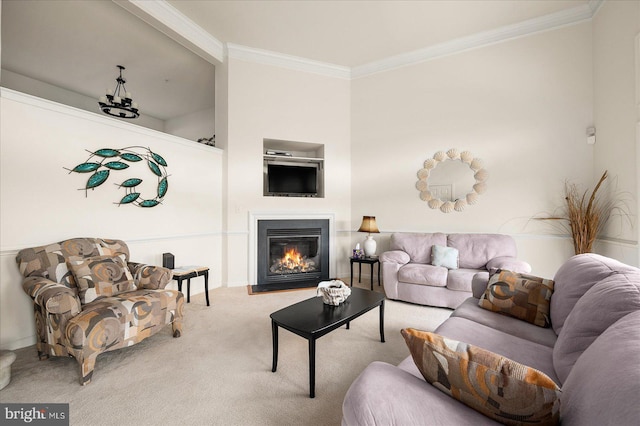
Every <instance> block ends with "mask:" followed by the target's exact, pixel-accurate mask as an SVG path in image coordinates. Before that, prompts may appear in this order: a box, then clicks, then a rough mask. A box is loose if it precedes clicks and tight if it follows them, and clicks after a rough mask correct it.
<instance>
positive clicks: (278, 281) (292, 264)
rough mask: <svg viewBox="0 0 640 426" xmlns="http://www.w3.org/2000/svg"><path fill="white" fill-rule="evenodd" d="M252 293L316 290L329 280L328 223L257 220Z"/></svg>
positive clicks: (299, 220)
mask: <svg viewBox="0 0 640 426" xmlns="http://www.w3.org/2000/svg"><path fill="white" fill-rule="evenodd" d="M257 239H258V246H257V247H258V253H257V256H258V257H257V263H258V271H257V277H256V281H257V285H255V286H252V290H253V291H272V290H283V289H291V288H302V287H314V286H316V285H318V283H319V282H320V281H323V280H327V279H328V278H329V220H327V219H279V220H258V232H257Z"/></svg>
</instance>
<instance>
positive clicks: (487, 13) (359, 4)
mask: <svg viewBox="0 0 640 426" xmlns="http://www.w3.org/2000/svg"><path fill="white" fill-rule="evenodd" d="M166 3H167V4H168V5H170V6H173V8H175V9H176V10H177V11H179V12H180V13H182V14H183V15H185V16H186V17H187V18H189V19H190V20H192V21H193V22H195V23H196V24H197V25H199V26H200V27H202V28H203V29H204V30H205V31H207V32H208V33H210V34H211V35H212V36H214V37H215V38H217V39H218V40H220V41H221V42H223V43H227V42H228V43H234V44H239V45H244V46H248V47H252V48H259V49H265V50H269V51H273V52H278V53H284V54H288V55H294V56H300V57H303V58H307V59H312V60H316V61H322V62H327V63H331V64H335V65H341V66H345V67H356V66H360V65H363V64H367V63H370V62H373V61H379V60H382V59H385V58H388V57H391V56H395V55H399V54H403V53H407V52H412V51H415V50H418V49H422V48H425V47H429V46H433V45H436V44H439V43H443V42H446V41H450V40H453V39H457V38H460V37H465V36H470V35H473V34H477V33H480V32H483V31H488V30H492V29H495V28H499V27H503V26H506V25H512V24H516V23H519V22H522V21H526V20H528V19H533V18H539V17H541V16H544V15H548V14H551V13H556V12H560V11H563V10H567V9H571V8H575V7H578V6H584V5H585V4H588V3H589V1H588V0H553V1H550V0H549V1H547V0H497V1H495V0H487V1H485V0H446V1H440V0H429V1H400V0H397V1H328V0H325V1H318V0H315V1H314V0H307V1H304V0H298V1H266V0H265V1H217V0H216V1H206V0H168V1H167V2H166ZM119 64H120V65H124V66H125V67H126V68H127V69H126V71H125V72H124V76H125V78H126V79H127V82H128V83H127V89H128V90H129V91H131V92H132V93H133V95H134V96H133V97H134V100H135V101H137V102H138V103H139V104H140V109H141V111H143V112H146V113H147V114H149V115H152V116H153V117H156V118H159V119H162V120H166V119H169V118H173V117H177V116H181V115H185V114H188V113H191V112H195V111H199V110H203V109H207V108H212V107H213V106H214V95H213V91H214V68H213V66H212V65H211V64H210V63H208V62H207V61H205V60H204V59H202V58H201V57H199V56H197V55H196V54H194V53H192V52H190V51H189V50H187V49H185V48H184V47H183V46H181V45H180V44H178V43H177V42H175V41H173V40H171V39H169V38H168V37H167V36H165V35H164V34H162V33H160V32H158V31H156V30H155V29H153V28H152V27H151V26H149V25H147V24H143V23H142V21H140V20H139V19H138V18H137V17H135V16H134V15H132V14H131V13H129V12H128V11H126V10H125V9H124V8H122V7H120V6H119V5H117V4H116V3H114V2H112V1H109V0H99V1H89V0H84V1H75V0H73V1H69V0H48V1H39V0H20V1H18V0H2V68H3V69H6V70H9V71H12V72H15V73H18V74H21V75H25V76H27V77H31V78H34V79H37V80H41V81H44V82H46V83H49V84H52V85H55V86H58V87H62V88H65V89H67V90H71V91H74V92H77V93H81V94H84V95H87V96H90V97H93V98H95V99H97V98H98V97H99V96H100V95H102V94H104V91H105V90H106V89H107V88H112V87H114V86H115V81H114V80H115V77H116V76H117V69H116V65H119Z"/></svg>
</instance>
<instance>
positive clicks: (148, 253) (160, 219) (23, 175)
mask: <svg viewBox="0 0 640 426" xmlns="http://www.w3.org/2000/svg"><path fill="white" fill-rule="evenodd" d="M0 101H1V109H2V116H1V118H2V123H1V124H2V126H1V133H0V197H1V199H0V217H1V218H2V221H1V223H0V259H1V262H2V263H1V270H0V347H2V348H10V349H12V348H16V347H21V346H26V345H29V344H32V343H34V342H35V338H34V330H35V328H34V325H33V313H32V311H33V308H32V302H31V300H30V299H29V297H28V296H27V295H26V294H25V293H24V292H23V291H22V288H21V282H22V279H21V276H20V274H19V273H18V270H17V267H16V264H15V255H16V254H17V251H18V250H20V249H22V248H26V247H32V246H36V245H42V244H47V243H51V242H56V241H61V240H64V239H67V238H72V237H82V236H89V237H102V238H118V239H122V240H124V241H126V242H127V243H128V245H129V248H130V251H131V258H132V260H134V261H139V262H143V263H150V264H156V265H158V264H162V253H164V252H171V253H173V254H174V255H175V256H176V262H177V264H178V265H180V264H183V265H184V264H201V265H207V266H209V267H210V268H211V273H210V287H211V288H214V287H219V286H220V285H221V270H222V268H221V262H220V255H221V244H222V232H223V230H222V152H221V150H219V149H217V148H213V147H208V146H205V145H202V144H198V143H196V142H191V141H187V140H184V139H181V138H178V137H175V136H170V135H167V134H164V133H159V132H156V131H153V130H149V129H146V128H143V127H139V126H135V125H133V124H129V123H122V122H120V121H117V120H113V119H110V118H108V117H103V116H102V115H99V114H94V113H89V112H85V111H81V110H78V109H75V108H71V107H68V106H64V105H61V104H57V103H53V102H50V101H46V100H43V99H40V98H34V97H31V96H29V95H24V94H21V93H19V92H14V91H10V90H7V89H2V97H1V99H0ZM129 146H143V147H149V148H150V149H151V150H153V151H154V152H157V153H158V154H160V155H162V156H163V157H164V158H165V160H166V161H167V163H168V167H167V168H166V170H167V173H168V174H169V178H168V180H169V190H168V193H167V195H166V196H165V198H164V201H163V203H162V204H161V205H159V206H156V207H153V208H146V209H145V208H139V207H135V206H133V205H122V206H118V205H117V204H116V203H117V202H118V201H119V200H120V199H121V198H122V196H123V195H124V194H123V193H122V189H118V187H117V186H116V185H114V183H117V182H116V180H118V181H120V180H119V178H118V179H116V177H115V175H116V174H117V175H118V177H122V179H123V180H124V179H125V178H129V177H140V178H142V179H145V178H146V177H149V176H147V175H142V174H141V175H139V176H138V175H129V174H128V172H127V170H123V171H118V172H113V176H111V177H110V178H109V180H108V181H107V182H106V183H104V184H103V185H102V186H99V187H97V188H96V189H95V190H92V191H89V192H88V193H87V194H86V196H85V191H84V190H79V188H84V185H85V182H86V180H87V177H88V176H87V175H80V174H77V173H71V174H70V173H69V172H68V171H67V170H65V168H69V169H72V168H73V167H75V166H76V165H78V164H80V163H82V162H84V161H86V160H87V158H88V157H89V153H88V152H87V151H95V150H97V149H100V148H107V147H109V148H125V147H129ZM137 173H143V171H141V170H138V171H137ZM148 174H149V175H151V172H148ZM151 176H153V175H151ZM146 189H148V187H145V190H146ZM154 189H155V187H153V185H152V188H151V190H152V191H153V190H154ZM154 195H155V194H154V193H149V194H148V193H146V192H143V194H142V196H143V197H145V198H153V197H154ZM193 284H194V285H192V292H193V294H197V293H201V292H202V291H203V286H202V285H201V284H200V283H199V282H194V283H193ZM171 287H173V288H176V284H175V283H172V284H171Z"/></svg>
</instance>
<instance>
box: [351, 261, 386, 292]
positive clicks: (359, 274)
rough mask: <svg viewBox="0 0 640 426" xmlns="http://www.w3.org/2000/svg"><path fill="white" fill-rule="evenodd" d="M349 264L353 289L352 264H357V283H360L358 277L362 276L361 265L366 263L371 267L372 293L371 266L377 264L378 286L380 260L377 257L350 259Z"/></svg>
mask: <svg viewBox="0 0 640 426" xmlns="http://www.w3.org/2000/svg"><path fill="white" fill-rule="evenodd" d="M349 262H350V265H351V285H350V286H351V287H353V264H354V262H355V263H357V264H358V282H360V277H361V276H362V264H363V263H366V264H369V265H371V291H373V265H375V264H376V263H377V264H378V285H380V260H379V259H378V256H370V257H350V258H349Z"/></svg>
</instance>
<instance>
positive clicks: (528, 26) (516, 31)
mask: <svg viewBox="0 0 640 426" xmlns="http://www.w3.org/2000/svg"><path fill="white" fill-rule="evenodd" d="M113 1H114V2H116V3H118V4H120V5H122V6H123V7H125V8H127V9H129V10H131V7H128V6H129V5H131V6H134V8H137V9H138V10H139V11H142V12H144V13H145V14H146V15H148V16H150V17H151V18H153V19H154V20H156V21H157V22H159V23H161V24H162V25H164V26H166V27H167V28H168V29H170V30H171V31H173V32H175V33H176V34H177V35H179V36H180V37H182V38H184V40H186V41H188V42H189V43H192V44H193V45H194V46H196V47H197V48H199V49H202V50H203V51H204V52H206V53H207V54H208V55H210V56H211V57H213V58H215V59H216V60H218V61H220V62H223V61H224V57H225V56H227V57H229V58H233V59H240V60H244V61H249V62H256V63H261V64H266V65H273V66H277V67H282V68H288V69H292V70H296V71H305V72H311V73H315V74H320V75H325V76H328V77H336V78H342V79H355V78H360V77H365V76H368V75H372V74H376V73H379V72H384V71H389V70H393V69H397V68H401V67H405V66H410V65H414V64H418V63H421V62H425V61H428V60H431V59H436V58H440V57H443V56H448V55H453V54H456V53H460V52H464V51H467V50H471V49H477V48H480V47H484V46H489V45H492V44H496V43H500V42H503V41H507V40H512V39H516V38H519V37H524V36H528V35H531V34H535V33H539V32H543V31H549V30H553V29H557V28H561V27H564V26H568V25H573V24H577V23H580V22H583V21H586V20H590V19H592V18H593V16H594V15H595V14H596V13H598V11H599V10H600V7H601V6H602V4H603V3H604V2H605V0H589V2H588V3H585V4H582V5H579V6H576V7H573V8H571V9H566V10H563V11H560V12H556V13H552V14H549V15H545V16H541V17H538V18H534V19H529V20H527V21H523V22H519V23H517V24H513V25H507V26H504V27H500V28H496V29H493V30H489V31H483V32H480V33H477V34H473V35H470V36H467V37H461V38H458V39H454V40H451V41H448V42H445V43H440V44H436V45H433V46H429V47H426V48H423V49H418V50H415V51H412V52H407V53H403V54H400V55H396V56H391V57H389V58H385V59H382V60H379V61H374V62H369V63H366V64H363V65H359V66H356V67H353V68H351V67H346V66H341V65H335V64H330V63H327V62H320V61H315V60H311V59H307V58H302V57H299V56H293V55H287V54H284V53H278V52H273V51H269V50H263V49H257V48H253V47H248V46H242V45H239V44H234V43H226V46H225V45H224V44H223V43H222V42H221V41H220V40H218V39H216V38H215V37H213V36H212V35H211V34H209V33H208V32H206V31H205V30H204V29H202V27H200V26H198V25H197V24H196V23H194V22H193V21H192V20H191V19H189V18H188V17H187V16H185V15H184V14H182V13H181V12H179V11H178V10H177V9H176V8H174V7H173V6H171V5H170V4H169V3H168V2H167V1H166V0H157V1H145V0H113Z"/></svg>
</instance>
